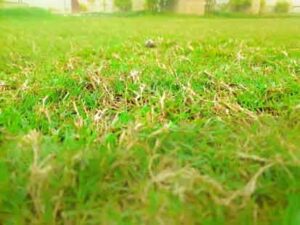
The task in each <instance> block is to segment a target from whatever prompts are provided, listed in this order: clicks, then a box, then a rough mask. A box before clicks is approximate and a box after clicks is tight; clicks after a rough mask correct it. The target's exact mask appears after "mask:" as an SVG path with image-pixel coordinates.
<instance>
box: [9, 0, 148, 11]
mask: <svg viewBox="0 0 300 225" xmlns="http://www.w3.org/2000/svg"><path fill="white" fill-rule="evenodd" d="M4 1H5V2H6V3H7V4H10V5H20V4H21V5H27V6H30V7H38V8H43V9H50V10H52V11H57V12H64V13H70V12H78V11H79V10H80V5H81V6H82V7H83V8H85V9H86V10H87V11H88V12H106V13H112V12H116V11H118V8H116V7H115V5H114V0H94V1H89V0H4ZM144 5H145V0H132V9H133V10H134V11H139V10H143V9H144Z"/></svg>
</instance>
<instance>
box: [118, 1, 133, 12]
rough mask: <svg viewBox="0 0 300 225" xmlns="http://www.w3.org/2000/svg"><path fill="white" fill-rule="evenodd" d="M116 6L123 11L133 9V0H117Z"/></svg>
mask: <svg viewBox="0 0 300 225" xmlns="http://www.w3.org/2000/svg"><path fill="white" fill-rule="evenodd" d="M114 2H115V6H116V7H117V8H118V9H119V10H121V11H124V12H126V11H130V10H131V9H132V1H131V0H115V1H114Z"/></svg>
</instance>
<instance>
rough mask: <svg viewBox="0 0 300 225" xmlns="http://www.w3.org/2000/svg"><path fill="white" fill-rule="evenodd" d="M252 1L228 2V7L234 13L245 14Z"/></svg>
mask: <svg viewBox="0 0 300 225" xmlns="http://www.w3.org/2000/svg"><path fill="white" fill-rule="evenodd" d="M251 5H252V0H230V1H229V7H230V9H231V10H232V11H234V12H245V11H247V10H249V9H250V7H251Z"/></svg>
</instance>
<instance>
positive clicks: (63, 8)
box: [4, 0, 72, 12]
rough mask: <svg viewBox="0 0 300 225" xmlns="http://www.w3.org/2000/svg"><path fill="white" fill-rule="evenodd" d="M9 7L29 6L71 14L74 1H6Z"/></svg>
mask: <svg viewBox="0 0 300 225" xmlns="http://www.w3.org/2000/svg"><path fill="white" fill-rule="evenodd" d="M4 3H5V4H6V5H8V6H18V5H22V6H29V7H37V8H43V9H50V10H53V11H59V12H71V11H72V0H4Z"/></svg>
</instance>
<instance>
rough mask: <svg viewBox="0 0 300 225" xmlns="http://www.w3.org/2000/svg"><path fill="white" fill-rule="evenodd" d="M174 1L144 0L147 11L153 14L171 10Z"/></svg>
mask: <svg viewBox="0 0 300 225" xmlns="http://www.w3.org/2000/svg"><path fill="white" fill-rule="evenodd" d="M174 3H175V0H146V6H147V9H148V10H150V11H154V12H161V11H164V10H168V9H171V8H172V7H173V6H174Z"/></svg>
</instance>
